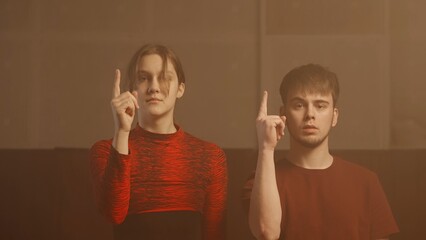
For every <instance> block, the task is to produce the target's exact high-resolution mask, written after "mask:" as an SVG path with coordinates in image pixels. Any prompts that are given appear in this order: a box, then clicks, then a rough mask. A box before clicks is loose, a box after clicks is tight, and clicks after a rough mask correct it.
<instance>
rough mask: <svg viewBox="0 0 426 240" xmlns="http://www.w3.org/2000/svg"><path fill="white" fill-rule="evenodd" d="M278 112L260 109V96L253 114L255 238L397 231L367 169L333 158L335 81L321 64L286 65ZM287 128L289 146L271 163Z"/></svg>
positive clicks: (250, 186)
mask: <svg viewBox="0 0 426 240" xmlns="http://www.w3.org/2000/svg"><path fill="white" fill-rule="evenodd" d="M280 94H281V98H282V102H283V106H282V107H281V115H282V116H277V115H268V114H267V98H268V95H267V92H265V93H264V95H263V99H262V102H261V105H260V110H259V115H258V117H257V119H256V125H257V126H256V127H257V135H258V147H259V152H258V160H257V168H256V173H255V174H254V176H253V178H252V179H250V180H249V181H248V183H247V186H246V187H245V194H244V197H243V200H244V201H246V203H247V205H249V225H250V229H251V231H252V233H253V235H254V236H255V237H256V238H257V239H278V238H279V239H286V240H289V239H339V240H340V239H345V240H350V239H386V238H387V237H388V236H389V235H391V234H393V233H396V232H398V226H397V225H396V223H395V220H394V218H393V216H392V212H391V209H390V207H389V204H388V202H387V200H386V196H385V194H384V192H383V190H382V187H381V185H380V183H379V180H378V178H377V176H376V174H374V173H373V172H371V171H370V170H367V169H365V168H363V167H361V166H358V165H355V164H353V163H350V162H347V161H345V160H342V159H340V158H338V157H335V156H332V155H331V154H330V152H329V146H328V138H329V132H330V130H331V128H333V127H334V126H336V124H337V119H338V114H339V112H338V109H337V107H336V103H337V99H338V97H339V83H338V80H337V77H336V74H334V73H333V72H331V71H329V70H327V69H325V68H324V67H322V66H320V65H315V64H308V65H304V66H300V67H297V68H295V69H293V70H291V71H290V72H289V73H288V74H287V75H286V76H285V77H284V79H283V81H282V83H281V87H280ZM285 128H287V130H288V132H289V135H290V149H289V152H288V155H287V157H286V159H283V160H282V161H274V149H275V147H276V145H277V142H278V141H279V140H280V139H281V138H282V137H283V136H284V129H285Z"/></svg>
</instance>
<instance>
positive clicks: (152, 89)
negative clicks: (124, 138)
mask: <svg viewBox="0 0 426 240" xmlns="http://www.w3.org/2000/svg"><path fill="white" fill-rule="evenodd" d="M162 70H163V60H162V58H161V57H160V56H159V55H157V54H150V55H146V56H144V57H142V58H141V59H140V61H139V64H138V70H137V73H136V77H137V79H136V87H135V90H136V91H137V92H138V102H139V106H140V109H139V111H140V112H141V114H142V118H144V119H146V118H163V117H166V118H171V119H173V112H174V107H175V103H176V99H178V98H180V97H182V96H183V93H184V91H185V84H184V83H179V81H178V77H177V74H176V70H175V68H174V66H173V64H172V63H171V62H170V60H167V67H166V69H164V75H162Z"/></svg>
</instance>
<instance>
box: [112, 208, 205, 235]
mask: <svg viewBox="0 0 426 240" xmlns="http://www.w3.org/2000/svg"><path fill="white" fill-rule="evenodd" d="M201 221H202V218H201V214H200V213H199V212H194V211H173V212H150V213H142V214H135V215H128V216H127V217H126V219H125V220H124V222H123V223H122V224H119V225H115V226H114V240H168V239H173V240H174V239H175V240H201V239H202V234H201V232H202V231H201V228H202V223H201Z"/></svg>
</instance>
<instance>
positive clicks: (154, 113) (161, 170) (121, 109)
mask: <svg viewBox="0 0 426 240" xmlns="http://www.w3.org/2000/svg"><path fill="white" fill-rule="evenodd" d="M128 76H129V85H128V87H129V91H126V92H123V93H121V91H120V78H121V76H120V71H119V70H116V72H115V82H114V86H113V93H112V100H111V106H112V112H113V117H114V124H115V134H114V137H113V139H110V140H102V141H99V142H97V143H95V144H94V145H93V147H92V149H91V171H92V177H93V182H94V189H95V195H96V200H97V204H98V207H99V209H100V211H101V213H102V214H103V215H105V216H106V217H107V219H108V220H110V221H111V222H112V223H114V239H185V240H189V239H224V235H225V232H224V210H225V200H226V185H227V167H226V157H225V155H224V152H223V150H221V149H220V148H219V147H218V146H216V145H214V144H212V143H208V142H205V141H203V140H200V139H198V138H195V137H194V136H192V135H190V134H188V133H186V132H184V130H183V129H182V128H181V127H179V126H178V125H176V124H175V122H174V108H175V104H176V100H177V99H179V98H181V97H182V96H183V94H184V92H185V76H184V72H183V69H182V66H181V63H180V61H179V59H178V58H177V56H176V55H175V54H174V52H173V51H172V50H171V49H169V48H167V47H165V46H162V45H145V46H143V47H142V48H141V49H140V50H139V51H137V52H136V53H135V55H134V56H133V58H132V60H131V62H130V64H129V70H128ZM135 116H136V117H137V124H136V127H135V128H133V129H131V126H132V122H133V119H134V118H135Z"/></svg>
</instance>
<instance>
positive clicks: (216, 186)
mask: <svg viewBox="0 0 426 240" xmlns="http://www.w3.org/2000/svg"><path fill="white" fill-rule="evenodd" d="M214 155H215V156H217V157H216V159H213V160H212V166H211V169H210V170H211V178H210V183H209V185H208V186H207V194H206V200H205V205H204V224H203V225H204V234H205V235H204V239H212V240H213V239H214V240H218V239H219V240H220V239H225V234H226V232H225V208H226V194H227V182H228V173H227V162H226V156H225V154H224V152H223V150H221V149H218V150H217V152H216V153H215V154H214Z"/></svg>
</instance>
